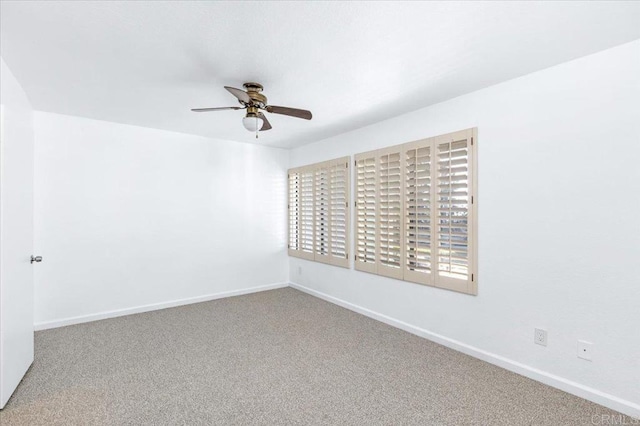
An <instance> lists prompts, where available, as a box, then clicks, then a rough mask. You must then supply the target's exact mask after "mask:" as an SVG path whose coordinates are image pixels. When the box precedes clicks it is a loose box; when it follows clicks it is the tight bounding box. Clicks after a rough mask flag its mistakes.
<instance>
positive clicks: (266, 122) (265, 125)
mask: <svg viewBox="0 0 640 426" xmlns="http://www.w3.org/2000/svg"><path fill="white" fill-rule="evenodd" d="M258 117H260V118H262V120H263V123H262V128H261V129H260V131H261V132H262V131H263V130H270V129H271V123H269V120H267V117H265V115H264V114H263V113H261V112H259V113H258Z"/></svg>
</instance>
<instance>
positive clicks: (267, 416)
mask: <svg viewBox="0 0 640 426" xmlns="http://www.w3.org/2000/svg"><path fill="white" fill-rule="evenodd" d="M601 414H615V413H614V412H612V411H610V410H608V409H606V408H604V407H601V406H599V405H596V404H593V403H590V402H587V401H585V400H583V399H580V398H577V397H574V396H571V395H569V394H566V393H564V392H561V391H559V390H555V389H552V388H550V387H547V386H545V385H542V384H540V383H537V382H534V381H532V380H529V379H526V378H524V377H522V376H519V375H517V374H514V373H511V372H508V371H506V370H503V369H501V368H498V367H495V366H493V365H490V364H487V363H485V362H482V361H479V360H477V359H475V358H472V357H469V356H466V355H463V354H461V353H458V352H455V351H453V350H451V349H448V348H445V347H443V346H440V345H437V344H435V343H432V342H430V341H428V340H425V339H422V338H419V337H416V336H413V335H411V334H409V333H405V332H403V331H400V330H397V329H395V328H392V327H390V326H387V325H385V324H382V323H380V322H377V321H374V320H372V319H369V318H366V317H364V316H361V315H358V314H356V313H353V312H351V311H348V310H346V309H343V308H340V307H338V306H335V305H332V304H330V303H327V302H324V301H322V300H319V299H317V298H314V297H312V296H309V295H307V294H304V293H301V292H299V291H297V290H294V289H290V288H286V289H280V290H273V291H267V292H262V293H257V294H251V295H247V296H239V297H232V298H228V299H222V300H216V301H212V302H206V303H199V304H195V305H189V306H184V307H179V308H172V309H165V310H162V311H156V312H150V313H144V314H138V315H131V316H127V317H121V318H114V319H109V320H104V321H97V322H92V323H88V324H81V325H74V326H69V327H64V328H58V329H54V330H47V331H43V332H38V333H36V358H35V362H34V364H33V366H32V367H31V369H30V370H29V372H28V373H27V375H26V377H25V378H24V380H23V381H22V383H21V384H20V386H19V387H18V389H17V390H16V392H15V394H14V395H13V397H12V398H11V400H10V401H9V403H8V404H7V406H6V407H5V409H4V410H2V411H1V412H0V424H2V426H9V425H45V424H46V425H52V424H60V425H92V424H96V425H98V424H110V425H143V424H153V425H176V424H185V425H186V424H189V425H198V424H202V425H204V424H208V425H209V424H219V425H252V424H260V425H279V424H299V425H307V424H341V425H345V424H347V425H377V424H385V425H410V424H419V425H463V424H480V425H538V424H548V425H562V424H571V425H576V424H592V418H593V417H592V416H599V415H601Z"/></svg>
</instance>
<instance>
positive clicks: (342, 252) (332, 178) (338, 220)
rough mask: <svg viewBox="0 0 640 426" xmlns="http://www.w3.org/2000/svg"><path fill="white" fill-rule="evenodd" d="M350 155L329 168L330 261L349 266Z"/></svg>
mask: <svg viewBox="0 0 640 426" xmlns="http://www.w3.org/2000/svg"><path fill="white" fill-rule="evenodd" d="M349 175H350V174H349V157H345V158H341V159H338V160H335V161H333V162H332V164H331V166H330V168H329V182H330V183H329V194H330V200H329V217H330V229H331V233H330V239H329V241H330V250H329V258H330V263H331V264H334V265H338V266H346V267H348V266H349V247H348V241H349V238H348V235H349V221H350V219H351V218H350V216H349V186H350V176H349Z"/></svg>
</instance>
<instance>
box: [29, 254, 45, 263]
mask: <svg viewBox="0 0 640 426" xmlns="http://www.w3.org/2000/svg"><path fill="white" fill-rule="evenodd" d="M33 262H42V256H33V255H31V263H33Z"/></svg>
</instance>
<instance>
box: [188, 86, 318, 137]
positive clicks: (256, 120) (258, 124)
mask: <svg viewBox="0 0 640 426" xmlns="http://www.w3.org/2000/svg"><path fill="white" fill-rule="evenodd" d="M242 87H244V88H245V89H246V91H244V90H241V89H236V88H235V87H229V86H224V88H225V89H227V90H228V91H229V93H231V94H232V95H233V96H235V97H236V98H238V102H239V103H240V105H242V106H241V107H237V106H236V107H218V108H193V109H192V110H191V111H195V112H209V111H223V110H227V109H232V110H238V109H246V110H247V115H245V117H244V118H243V119H242V125H243V126H244V128H245V129H247V130H248V131H250V132H256V138H257V137H258V132H262V131H264V130H269V129H271V124H270V123H269V120H267V117H265V115H264V114H263V113H262V112H261V111H260V110H263V111H267V112H270V113H272V114H282V115H288V116H291V117H297V118H304V119H305V120H311V111H307V110H305V109H296V108H287V107H281V106H275V105H267V97H266V96H265V95H263V94H262V93H260V92H262V89H263V87H262V85H261V84H259V83H253V82H248V83H244V84H243V85H242Z"/></svg>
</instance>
